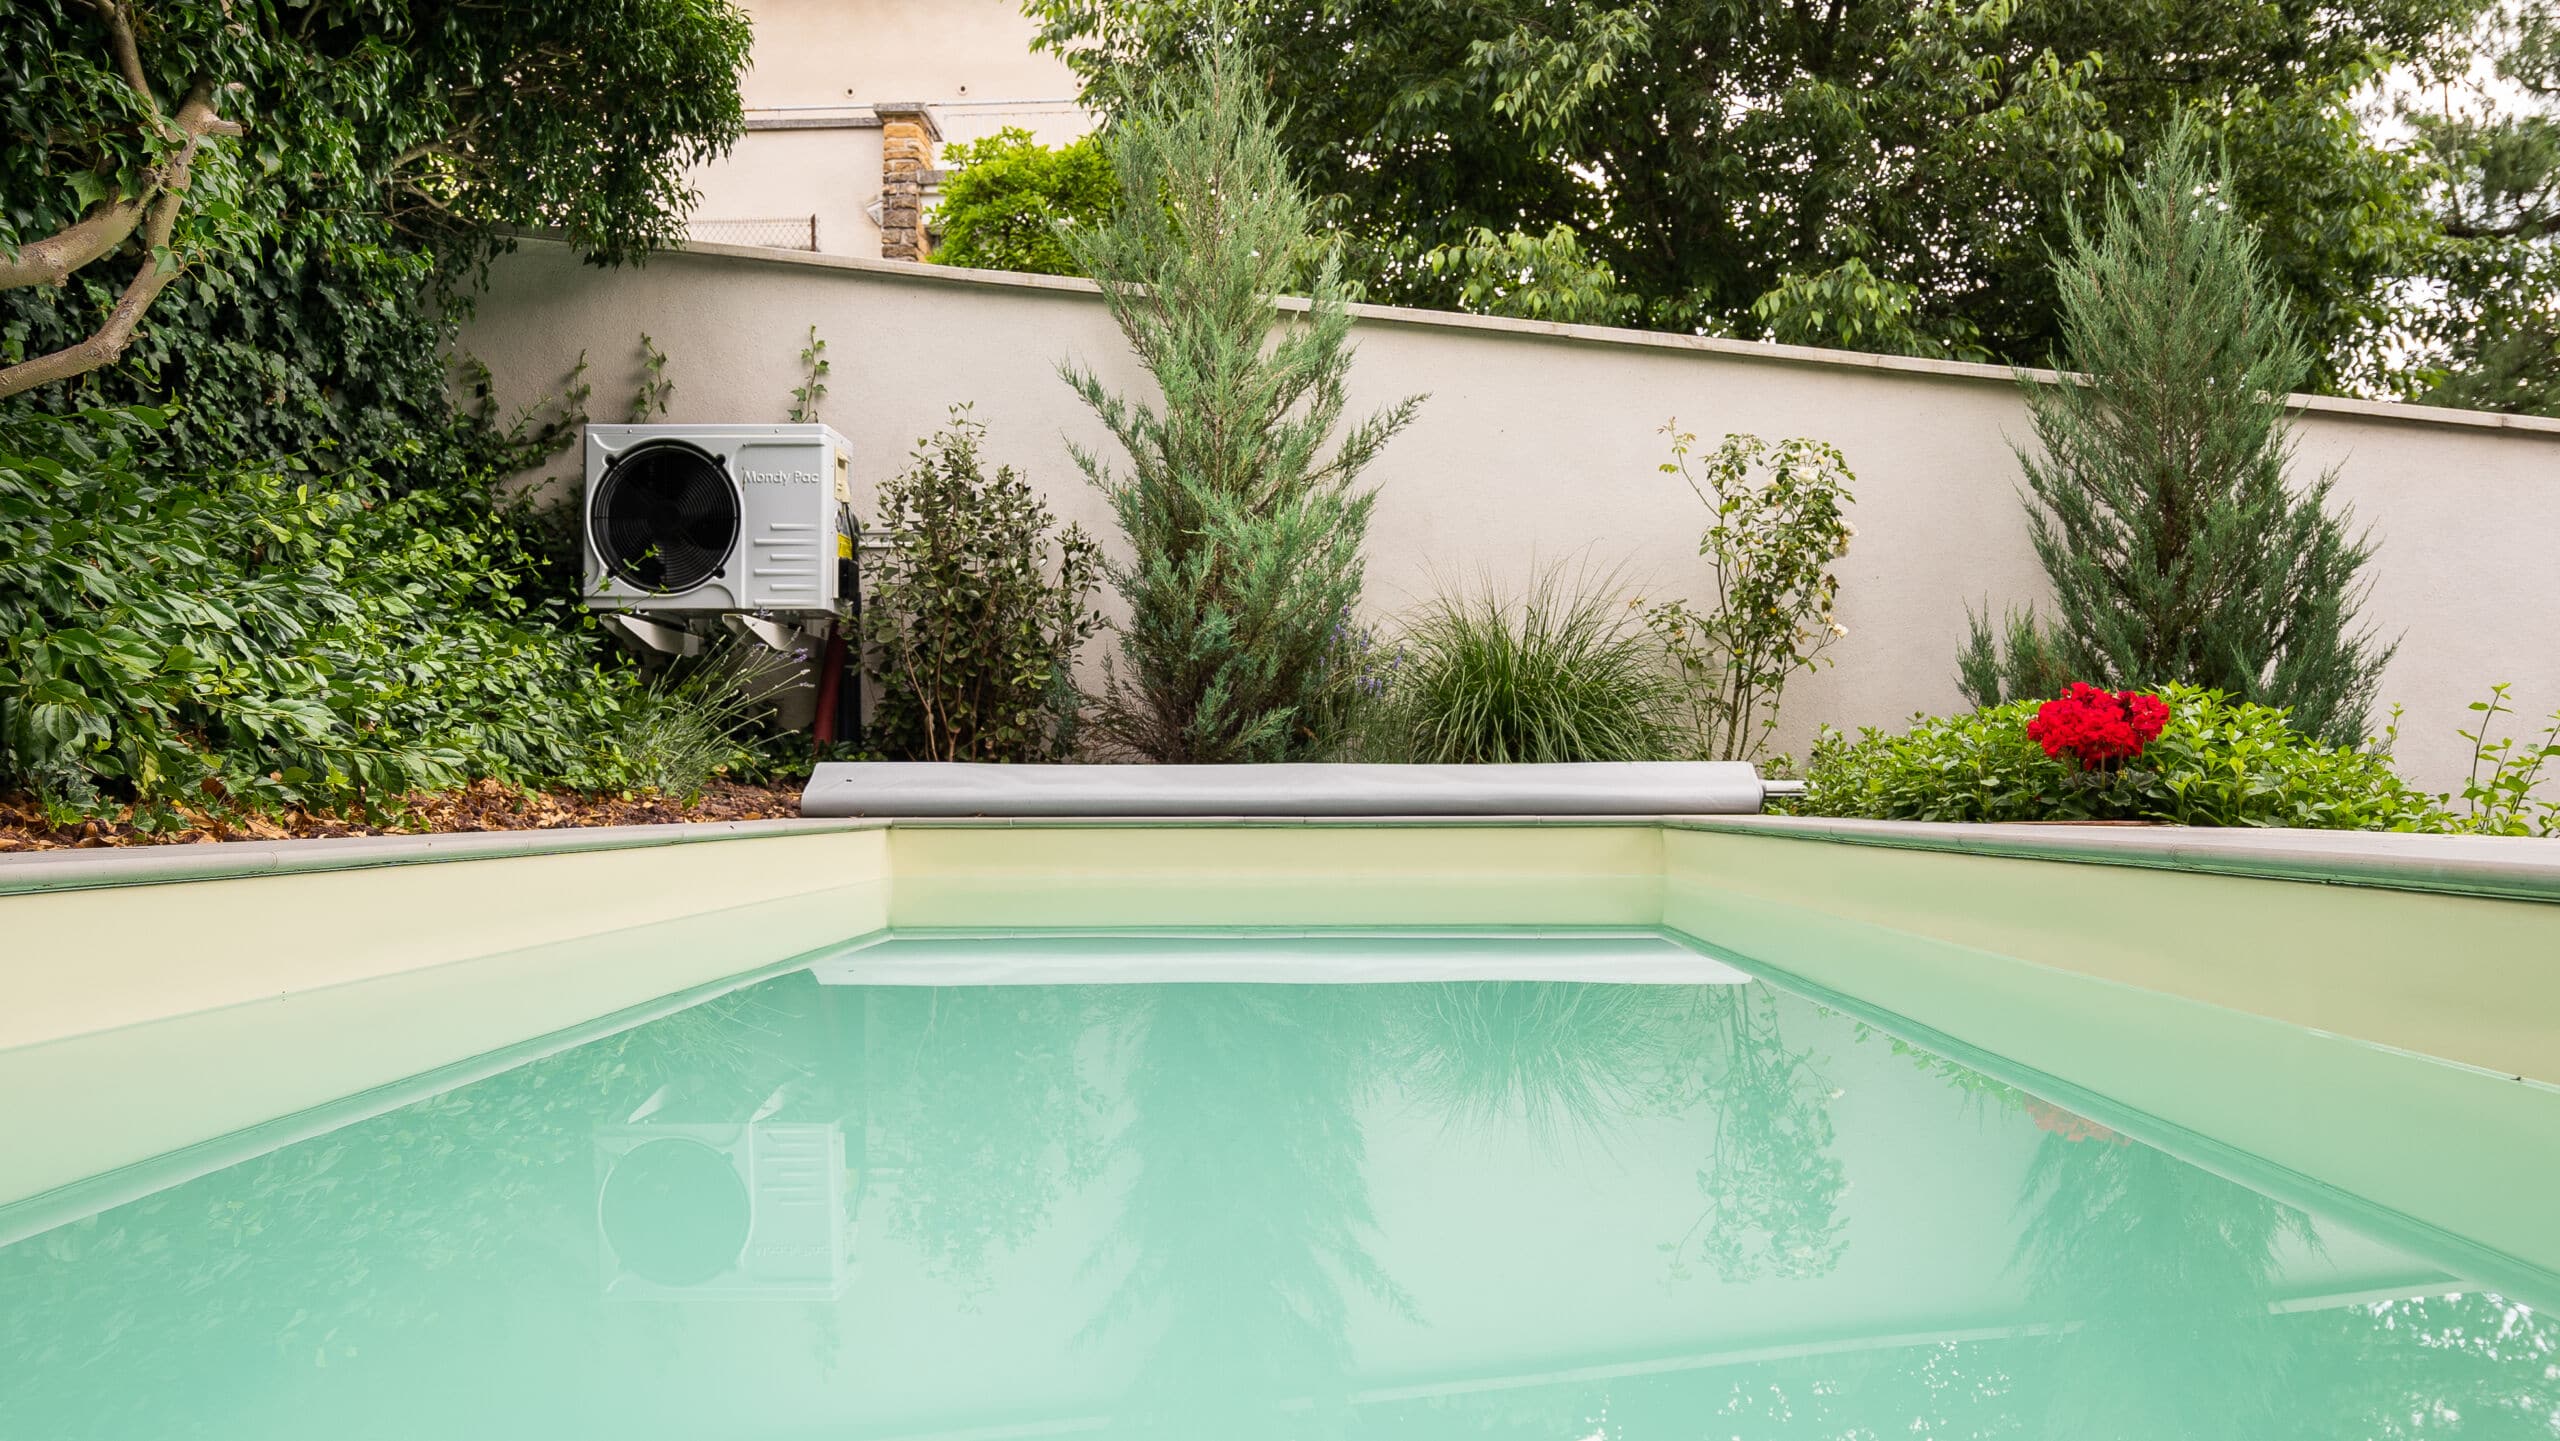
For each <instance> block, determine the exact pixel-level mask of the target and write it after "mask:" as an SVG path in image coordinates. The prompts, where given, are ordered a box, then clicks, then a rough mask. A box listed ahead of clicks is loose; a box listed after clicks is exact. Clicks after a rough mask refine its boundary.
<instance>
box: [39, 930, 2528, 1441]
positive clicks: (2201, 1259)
mask: <svg viewBox="0 0 2560 1441" xmlns="http://www.w3.org/2000/svg"><path fill="white" fill-rule="evenodd" d="M1326 944H1327V943H1324V942H1320V941H1309V942H1306V943H1304V947H1303V949H1304V950H1305V951H1306V952H1307V953H1308V955H1318V956H1320V955H1321V954H1322V953H1323V952H1324V951H1325V949H1326ZM1215 950H1216V946H1215V943H1214V942H1204V941H1195V942H1189V943H1184V945H1183V946H1180V947H1173V948H1170V949H1168V948H1166V947H1156V948H1152V949H1150V948H1136V947H1133V948H1130V950H1129V951H1128V953H1127V955H1125V956H1123V957H1121V958H1119V959H1120V963H1121V964H1120V970H1119V972H1118V973H1119V974H1124V975H1130V974H1134V975H1154V974H1160V973H1162V971H1163V968H1164V967H1166V966H1167V965H1172V964H1178V963H1181V961H1182V958H1183V956H1185V955H1191V954H1194V953H1202V952H1205V953H1212V954H1213V953H1214V952H1215ZM1264 954H1265V955H1266V957H1267V955H1268V952H1267V951H1266V952H1265V953H1264ZM1308 955H1299V956H1297V957H1296V961H1298V962H1303V961H1305V960H1306V959H1308ZM978 956H979V966H980V970H979V974H994V973H999V972H1002V971H1003V970H1004V967H1003V965H1002V962H1003V960H1004V956H1005V952H1004V949H1003V947H1002V946H1001V945H1000V944H999V945H997V946H995V947H993V948H991V949H990V948H987V947H981V948H980V949H979V952H978ZM857 959H858V958H857ZM960 959H963V958H960V957H955V956H953V955H940V956H928V957H926V960H925V961H918V962H915V963H914V964H912V965H910V966H909V967H907V968H905V969H902V970H898V971H889V970H886V969H884V968H881V967H877V966H874V967H870V968H867V969H866V967H865V966H864V965H862V964H852V963H839V964H834V965H829V966H822V967H819V968H817V969H814V970H802V971H796V972H791V973H787V974H782V975H779V976H775V977H772V978H770V979H766V980H762V981H759V982H757V983H755V984H752V985H748V986H746V987H744V988H742V989H738V990H736V991H733V992H731V993H729V994H726V995H722V996H719V997H717V998H716V999H712V1000H709V1001H706V1002H703V1003H701V1004H698V1005H695V1006H693V1007H691V1008H689V1009H686V1010H683V1011H679V1012H676V1013H674V1014H671V1015H667V1016H665V1017H663V1018H661V1019H658V1020H655V1021H651V1022H649V1023H647V1024H644V1025H641V1026H638V1027H636V1028H634V1029H631V1030H628V1031H625V1032H622V1033H620V1034H617V1035H614V1036H611V1037H609V1038H606V1039H603V1040H599V1041H594V1042H592V1043H589V1044H586V1045H582V1046H578V1047H576V1048H574V1049H570V1050H566V1051H562V1052H559V1053H557V1054H552V1055H549V1056H546V1057H543V1058H541V1059H537V1060H532V1061H529V1062H527V1063H525V1064H522V1065H518V1066H516V1067H514V1068H513V1069H510V1070H506V1071H504V1072H502V1073H500V1074H497V1075H494V1076H491V1077H489V1078H487V1079H484V1080H480V1081H477V1082H475V1083H473V1084H470V1085H466V1086H462V1087H460V1088H458V1089H454V1090H451V1091H448V1092H446V1093H444V1094H441V1095H436V1096H433V1097H431V1098H428V1099H425V1100H421V1101H418V1102H416V1103H414V1104H411V1105H408V1106H406V1107H404V1108H401V1109H399V1110H395V1111H392V1112H389V1113H387V1114H382V1115H378V1116H374V1117H372V1118H370V1119H365V1120H361V1121H358V1122H355V1123H354V1124H350V1125H346V1126H344V1127H342V1128H340V1129H337V1130H334V1131H331V1132H328V1133H327V1134H323V1135H320V1136H317V1137H314V1138H312V1139H308V1140H304V1141H301V1142H299V1143H297V1144H294V1145H291V1146H287V1147H285V1148H283V1149H280V1150H275V1151H272V1152H270V1153H267V1154H264V1155H260V1156H256V1157H254V1158H252V1159H248V1160H245V1161H242V1162H240V1163H238V1164H235V1165H232V1166H230V1167H229V1168H227V1169H224V1170H220V1171H217V1172H215V1173H213V1174H209V1175H204V1176H200V1177H197V1178H195V1179H192V1180H188V1181H184V1182H181V1183H179V1184H176V1185H173V1186H170V1187H168V1188H167V1189H164V1190H161V1191H159V1192H157V1193H155V1194H152V1195H150V1196H147V1197H145V1198H143V1199H140V1200H136V1201H132V1202H129V1203H127V1204H124V1205H121V1206H118V1207H116V1208H114V1209H112V1210H108V1211H105V1212H102V1213H100V1214H97V1215H94V1216H90V1217H88V1218H85V1219H81V1220H76V1221H71V1222H68V1223H66V1224H62V1225H58V1226H55V1227H53V1228H52V1229H49V1230H46V1231H44V1232H42V1233H40V1234H36V1235H33V1236H30V1237H28V1238H26V1239H24V1240H21V1241H19V1242H17V1243H16V1244H14V1245H11V1246H9V1247H7V1248H6V1249H0V1437H7V1438H10V1441H19V1438H30V1441H32V1438H74V1437H114V1438H145V1437H147V1438H169V1437H221V1438H261V1441H276V1438H305V1437H309V1438H320V1437H327V1438H333V1441H336V1438H377V1437H378V1438H408V1437H418V1438H426V1437H436V1438H454V1437H472V1438H491V1441H514V1438H528V1441H529V1438H544V1441H552V1438H565V1437H589V1436H593V1437H616V1438H624V1437H670V1438H673V1437H686V1438H697V1437H716V1438H766V1437H772V1438H786V1437H788V1438H801V1437H809V1438H816V1437H833V1438H874V1437H919V1438H921V1437H940V1438H962V1437H968V1438H998V1437H1037V1436H1052V1435H1058V1436H1066V1435H1079V1436H1080V1435H1104V1436H1165V1437H1176V1436H1178V1437H1197V1438H1231V1437H1274V1438H1278V1437H1292V1438H1295V1437H1344V1438H1355V1437H1356V1438H1366V1437H1415V1438H1441V1437H1449V1438H1457V1437H1467V1438H1518V1441H1598V1438H1629V1441H1636V1438H1679V1441H1706V1438H1770V1441H1797V1438H1852V1437H1855V1438H1870V1437H1872V1438H1892V1437H1920V1438H1956V1437H1965V1438H1978V1437H2021V1438H2053V1441H2061V1438H2084V1437H2085V1438H2123V1441H2134V1438H2142V1441H2168V1438H2232V1441H2244V1438H2245V1441H2261V1438H2291V1437H2299V1438H2366V1437H2399V1436H2412V1437H2416V1436H2438V1435H2450V1436H2465V1437H2470V1436H2478V1437H2500V1438H2503V1437H2528V1436H2530V1437H2542V1436H2552V1435H2560V1421H2555V1417H2556V1416H2560V1371H2555V1361H2560V1326H2555V1325H2554V1324H2553V1323H2551V1322H2550V1321H2547V1320H2545V1319H2543V1318H2542V1317H2541V1316H2539V1315H2536V1314H2534V1313H2533V1312H2531V1311H2529V1310H2527V1309H2526V1308H2524V1307H2522V1306H2520V1305H2517V1304H2514V1303H2511V1302H2508V1301H2504V1300H2501V1299H2500V1298H2499V1297H2498V1296H2497V1294H2496V1293H2495V1289H2494V1285H2493V1284H2491V1283H2484V1281H2483V1280H2482V1279H2481V1278H2477V1277H2469V1276H2463V1275H2456V1274H2449V1273H2448V1272H2446V1271H2445V1270H2443V1269H2440V1268H2439V1266H2437V1265H2435V1264H2433V1263H2430V1262H2427V1261H2424V1260H2420V1259H2418V1258H2416V1257H2413V1256H2411V1255H2409V1254H2406V1253H2404V1252H2402V1251H2400V1250H2397V1249H2395V1248H2394V1247H2392V1246H2390V1245H2388V1244H2385V1243H2383V1242H2382V1241H2380V1240H2377V1239H2375V1238H2373V1237H2371V1236H2368V1235H2366V1234H2363V1233H2361V1232H2359V1231H2358V1230H2357V1229H2355V1228H2354V1227H2353V1226H2351V1225H2348V1224H2345V1223H2343V1222H2341V1221H2339V1220H2336V1219H2334V1218H2331V1217H2326V1216H2320V1215H2313V1214H2308V1213H2305V1212H2303V1211H2300V1210H2296V1209H2293V1208H2290V1207H2288V1206H2285V1205H2282V1204H2279V1203H2278V1202H2276V1201H2273V1200H2270V1199H2268V1198H2266V1197H2264V1196H2261V1195H2259V1194H2257V1193H2256V1192H2254V1191H2252V1190H2250V1189H2248V1188H2247V1187H2245V1186H2243V1185H2240V1184H2237V1183H2235V1182H2233V1181H2231V1180H2227V1179H2223V1178H2222V1177H2220V1176H2218V1175H2215V1174H2210V1173H2207V1172H2205V1171H2203V1170H2199V1169H2197V1168H2195V1167H2193V1166H2190V1165H2188V1164H2186V1163H2184V1162H2182V1161H2180V1160H2178V1159H2175V1158H2173V1157H2171V1156H2169V1155H2167V1154H2164V1153H2162V1152H2160V1151H2157V1150H2153V1149H2151V1148H2149V1147H2147V1146H2144V1145H2141V1144H2138V1143H2135V1142H2133V1141H2131V1140H2128V1139H2127V1138H2126V1137H2124V1136H2122V1135H2120V1134H2118V1133H2116V1132H2115V1131H2113V1130H2111V1129H2109V1128H2108V1127H2107V1126H2105V1125H2103V1124H2101V1123H2100V1122H2099V1121H2097V1120H2094V1119H2090V1118H2087V1117H2084V1116H2081V1115H2077V1114H2074V1113H2072V1112H2070V1111H2067V1110H2064V1109H2062V1108H2061V1107H2058V1106H2056V1105H2053V1104H2050V1103H2048V1102H2046V1101H2043V1100H2040V1099H2037V1098H2036V1097H2033V1096H2030V1095H2028V1094H2026V1093H2023V1092H2020V1091H2017V1090H2013V1089H2011V1088H2010V1087H2008V1086H2006V1085H2003V1084H2002V1083H2000V1082H1999V1081H1996V1080H1993V1079H1991V1078H1990V1077H1988V1076H1986V1075H1984V1074H1981V1073H1980V1072H1977V1071H1975V1070H1971V1069H1968V1068H1966V1067H1965V1066H1963V1065H1960V1064H1957V1063H1955V1062H1954V1061H1951V1060H1949V1059H1946V1058H1944V1057H1941V1056H1938V1055H1935V1054H1932V1053H1930V1052H1928V1051H1925V1050H1922V1049H1918V1048H1916V1047H1914V1046H1912V1045H1910V1044H1908V1043H1906V1042H1903V1041H1901V1040H1898V1039H1896V1038H1895V1037H1893V1036H1891V1035H1889V1034H1886V1033H1885V1032H1882V1031H1879V1030H1876V1029H1873V1028H1871V1027H1869V1026H1866V1025H1864V1024H1861V1023H1860V1022H1858V1021H1856V1020H1854V1019H1852V1018H1850V1017H1848V1016H1845V1015H1842V1014H1840V1013H1838V1012H1835V1011H1832V1010H1828V1009H1826V1008H1824V1007H1822V1006H1819V1005H1817V1004H1815V1003H1813V1002H1811V1001H1809V1000H1806V999H1804V998H1802V997H1799V996H1797V995H1794V994H1791V993H1789V992H1788V991H1786V990H1784V989H1782V988H1779V987H1776V986H1772V985H1769V984H1766V983H1763V982H1760V981H1754V980H1750V979H1748V978H1745V977H1742V976H1740V975H1737V974H1730V973H1721V972H1719V971H1717V970H1716V968H1714V967H1691V968H1689V969H1688V970H1687V971H1685V972H1682V973H1681V975H1680V978H1679V979H1676V980H1661V981H1658V982H1657V983H1654V984H1621V983H1590V982H1558V981H1552V980H1535V979H1506V980H1420V981H1418V980H1411V979H1405V980H1396V981H1383V982H1380V983H1375V984H1360V985H1300V984H1275V983H1270V982H1268V981H1264V982H1261V983H1243V982H1214V983H1191V984H1164V983H1130V984H1112V983H1108V979H1107V978H1109V977H1111V976H1112V975H1114V974H1115V958H1114V955H1113V951H1112V947H1111V946H1110V944H1109V943H1101V942H1092V943H1087V944H1086V945H1085V946H1084V947H1083V948H1082V950H1081V951H1080V952H1079V960H1078V967H1079V968H1078V969H1076V970H1074V971H1072V972H1061V973H1059V974H1073V975H1075V976H1076V977H1077V978H1078V983H1076V984H1011V985H972V986H930V985H907V984H880V983H878V980H879V978H880V977H882V976H887V975H895V976H898V977H900V978H905V979H914V978H917V977H921V976H930V975H934V974H949V975H959V974H964V973H965V972H963V971H961V970H957V969H952V967H953V966H954V964H955V962H956V961H958V960H960ZM1051 959H1052V960H1055V957H1052V958H1051ZM1343 959H1344V969H1345V970H1346V971H1347V972H1348V971H1355V970H1365V972H1366V973H1368V974H1374V975H1399V974H1402V975H1413V974H1428V973H1433V972H1434V971H1435V968H1440V967H1442V964H1443V963H1444V962H1448V961H1449V957H1448V956H1446V955H1439V956H1436V957H1435V955H1434V953H1432V952H1431V951H1430V949H1429V948H1427V947H1414V948H1403V949H1399V948H1397V947H1394V946H1387V947H1384V948H1380V947H1378V946H1376V945H1375V944H1374V943H1372V944H1371V945H1370V946H1369V947H1368V948H1367V949H1365V950H1364V951H1362V952H1361V953H1360V954H1359V955H1358V956H1345V957H1344V958H1343ZM1571 959H1574V960H1578V961H1588V960H1589V953H1588V948H1587V947H1586V948H1585V950H1584V952H1583V953H1582V954H1580V955H1579V956H1577V957H1574V958H1571ZM1620 959H1621V960H1625V959H1627V958H1624V957H1621V958H1620ZM1524 960H1525V962H1527V963H1528V964H1526V965H1523V964H1522V963H1523V962H1524ZM1552 960H1553V964H1551V965H1549V966H1548V967H1547V969H1550V970H1552V969H1554V968H1555V967H1557V966H1561V965H1563V964H1566V962H1567V958H1565V957H1561V956H1559V957H1555V958H1552ZM926 961H930V962H931V964H926ZM1536 961H1537V957H1536V956H1535V955H1534V954H1529V955H1526V956H1525V957H1524V955H1523V953H1521V952H1518V951H1514V952H1512V953H1510V956H1509V959H1508V961H1506V963H1505V965H1506V966H1511V967H1518V968H1522V969H1526V970H1531V971H1534V970H1536V969H1538V968H1539V967H1538V966H1537V965H1536V964H1535V962H1536ZM1630 964H1632V965H1634V967H1635V971H1637V972H1640V971H1641V970H1642V969H1643V964H1642V958H1641V957H1637V958H1635V959H1634V960H1633V961H1631V962H1630ZM936 967H940V968H942V969H941V970H939V971H937V970H936V969H935V968H936ZM1505 973H1508V972H1507V971H1506V972H1505ZM1613 973H1620V974H1626V973H1631V972H1628V971H1627V970H1626V969H1625V967H1621V968H1619V970H1618V971H1616V972H1613ZM1666 974H1668V973H1666ZM202 1083H203V1084H219V1083H220V1080H219V1077H207V1078H202Z"/></svg>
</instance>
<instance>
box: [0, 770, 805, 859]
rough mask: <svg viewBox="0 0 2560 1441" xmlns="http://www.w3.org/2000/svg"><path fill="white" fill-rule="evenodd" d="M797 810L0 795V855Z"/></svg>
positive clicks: (468, 790) (753, 793) (740, 799)
mask: <svg viewBox="0 0 2560 1441" xmlns="http://www.w3.org/2000/svg"><path fill="white" fill-rule="evenodd" d="M799 814H800V789H799V787H798V786H761V785H742V784H738V783H736V782H732V781H714V782H712V783H711V784H710V785H709V786H707V787H705V788H704V790H703V793H702V794H701V795H700V796H699V797H697V798H695V799H694V800H693V801H692V802H691V803H690V804H688V803H686V802H683V801H680V800H678V799H676V798H675V797H673V796H668V795H660V794H655V793H646V794H637V795H584V794H580V793H578V792H576V791H525V790H518V789H516V788H514V787H511V786H505V785H501V784H499V783H498V782H496V781H486V780H484V781H478V782H475V783H473V784H471V785H468V786H464V787H462V788H461V789H459V790H452V791H442V792H438V793H436V794H433V795H426V796H416V797H412V798H411V799H410V800H409V801H408V802H407V803H406V804H405V805H404V806H403V807H402V809H401V811H400V812H399V813H398V814H397V815H394V816H386V817H379V818H375V819H350V818H348V817H346V816H331V815H313V814H310V813H308V812H305V811H288V812H284V813H282V814H279V815H273V816H231V817H215V816H207V815H196V814H190V815H187V816H186V818H185V819H186V820H187V821H188V822H191V824H185V825H182V826H178V827H163V828H158V829H144V828H143V827H141V826H139V825H136V824H135V823H134V821H133V818H132V813H131V811H129V810H128V811H125V812H122V813H120V814H119V815H118V816H116V817H115V818H113V819H105V818H100V819H92V820H84V821H77V822H74V823H73V824H70V825H67V826H66V825H55V824H53V823H52V822H51V821H50V820H48V819H47V818H46V816H45V813H44V811H43V810H42V809H41V808H40V807H38V806H37V805H36V804H35V803H34V802H33V801H31V800H30V799H28V798H27V797H25V796H18V795H13V796H0V851H48V850H66V849H74V848H81V847H99V846H154V845H205V844H211V843H214V842H220V841H280V840H303V839H311V838H317V837H331V836H388V835H411V834H417V833H421V832H450V831H540V830H559V829H564V828H569V827H577V826H642V825H673V824H678V823H682V822H689V821H761V820H779V819H787V818H789V817H793V816H797V815H799Z"/></svg>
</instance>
